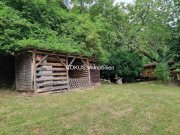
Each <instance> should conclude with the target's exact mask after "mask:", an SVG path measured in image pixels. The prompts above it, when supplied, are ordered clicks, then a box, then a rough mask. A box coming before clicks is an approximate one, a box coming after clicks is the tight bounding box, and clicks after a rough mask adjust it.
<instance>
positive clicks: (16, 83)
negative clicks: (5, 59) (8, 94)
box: [15, 55, 18, 90]
mask: <svg viewBox="0 0 180 135" xmlns="http://www.w3.org/2000/svg"><path fill="white" fill-rule="evenodd" d="M17 64H18V63H17V55H15V85H16V90H17V89H18V82H17Z"/></svg>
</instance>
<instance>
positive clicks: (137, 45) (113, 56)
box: [0, 0, 180, 77]
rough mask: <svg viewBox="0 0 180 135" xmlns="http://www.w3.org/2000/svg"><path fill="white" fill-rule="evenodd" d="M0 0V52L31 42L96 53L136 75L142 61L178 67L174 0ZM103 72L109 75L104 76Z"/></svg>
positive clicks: (37, 45) (105, 61) (120, 71)
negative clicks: (120, 0)
mask: <svg viewBox="0 0 180 135" xmlns="http://www.w3.org/2000/svg"><path fill="white" fill-rule="evenodd" d="M72 3H73V4H74V7H73V8H72V9H71V10H69V9H67V8H66V6H65V5H64V3H63V1H62V0H1V2H0V54H3V55H4V54H14V53H15V52H16V51H19V50H20V49H22V48H26V47H35V48H40V49H51V50H56V51H59V52H67V53H74V54H81V55H86V56H89V57H93V58H97V59H99V61H100V62H101V63H103V64H111V65H114V66H115V67H116V69H117V70H116V71H114V72H113V73H112V74H117V75H120V76H123V77H124V76H127V77H129V76H131V77H134V76H138V75H139V74H140V71H141V67H142V64H143V63H145V62H158V63H159V62H162V61H165V62H166V63H167V62H168V61H174V62H175V64H174V65H173V66H174V69H179V66H180V64H179V59H180V56H179V51H180V50H179V48H180V47H179V41H180V40H179V35H180V34H179V15H180V14H179V12H180V11H179V10H180V9H179V4H180V3H179V1H178V0H158V1H154V0H136V2H135V3H133V4H124V3H120V4H118V5H114V3H113V0H72ZM107 77H108V76H107Z"/></svg>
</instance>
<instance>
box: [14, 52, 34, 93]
mask: <svg viewBox="0 0 180 135" xmlns="http://www.w3.org/2000/svg"><path fill="white" fill-rule="evenodd" d="M31 62H32V54H31V53H23V54H21V55H18V56H16V60H15V63H16V64H15V74H16V89H17V90H22V91H27V90H32V82H31V77H32V72H31Z"/></svg>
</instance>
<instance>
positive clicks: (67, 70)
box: [66, 57, 70, 90]
mask: <svg viewBox="0 0 180 135" xmlns="http://www.w3.org/2000/svg"><path fill="white" fill-rule="evenodd" d="M68 68H69V67H68V57H66V74H67V85H68V90H70V87H69V69H68Z"/></svg>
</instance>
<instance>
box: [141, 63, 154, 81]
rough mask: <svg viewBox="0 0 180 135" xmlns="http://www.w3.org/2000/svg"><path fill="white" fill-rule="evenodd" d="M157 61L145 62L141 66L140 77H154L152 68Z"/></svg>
mask: <svg viewBox="0 0 180 135" xmlns="http://www.w3.org/2000/svg"><path fill="white" fill-rule="evenodd" d="M156 65H157V63H150V64H145V65H144V66H143V71H142V77H144V78H149V79H151V78H155V76H154V70H155V68H156Z"/></svg>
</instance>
